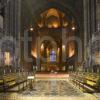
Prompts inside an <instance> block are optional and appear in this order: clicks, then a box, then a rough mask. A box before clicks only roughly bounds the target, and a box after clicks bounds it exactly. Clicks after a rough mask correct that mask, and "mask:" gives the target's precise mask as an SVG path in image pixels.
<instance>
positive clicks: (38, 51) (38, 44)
mask: <svg viewBox="0 0 100 100" xmlns="http://www.w3.org/2000/svg"><path fill="white" fill-rule="evenodd" d="M36 45H37V48H36V49H37V58H36V65H37V70H38V71H41V67H40V37H39V38H38V39H37V43H36Z"/></svg>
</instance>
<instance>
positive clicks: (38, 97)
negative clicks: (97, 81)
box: [0, 80, 97, 100]
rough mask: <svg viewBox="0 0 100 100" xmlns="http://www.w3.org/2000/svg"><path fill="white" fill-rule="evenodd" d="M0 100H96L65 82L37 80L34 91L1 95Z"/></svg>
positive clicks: (27, 89) (27, 90)
mask: <svg viewBox="0 0 100 100" xmlns="http://www.w3.org/2000/svg"><path fill="white" fill-rule="evenodd" d="M0 100H97V99H96V98H95V97H94V96H93V95H90V94H84V93H82V92H81V91H80V90H78V89H77V88H76V87H74V86H73V85H72V84H71V83H70V82H68V81H65V80H38V81H36V82H35V83H34V89H33V90H31V91H30V89H29V88H26V90H25V91H22V92H20V93H5V94H4V93H1V94H0Z"/></svg>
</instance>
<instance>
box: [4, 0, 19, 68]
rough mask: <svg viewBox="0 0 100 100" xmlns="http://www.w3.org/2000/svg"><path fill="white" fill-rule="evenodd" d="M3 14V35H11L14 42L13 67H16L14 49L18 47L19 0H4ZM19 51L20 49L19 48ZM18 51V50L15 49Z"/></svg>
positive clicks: (16, 55) (16, 56) (16, 58)
mask: <svg viewBox="0 0 100 100" xmlns="http://www.w3.org/2000/svg"><path fill="white" fill-rule="evenodd" d="M5 4H6V6H5V16H4V18H5V19H4V30H5V36H11V37H13V39H14V41H15V44H14V47H13V48H14V51H13V52H14V54H13V60H14V67H15V68H16V67H18V60H19V59H20V58H19V56H18V55H19V54H18V53H17V54H16V52H15V51H16V49H17V50H18V49H20V0H6V1H5ZM19 51H20V50H19ZM17 52H18V51H17Z"/></svg>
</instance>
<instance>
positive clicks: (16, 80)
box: [0, 73, 27, 92]
mask: <svg viewBox="0 0 100 100" xmlns="http://www.w3.org/2000/svg"><path fill="white" fill-rule="evenodd" d="M25 81H27V75H25V74H22V73H20V74H19V73H11V74H7V75H3V76H2V77H0V91H1V92H2V91H7V89H9V88H11V87H14V86H16V85H19V84H21V83H23V82H25Z"/></svg>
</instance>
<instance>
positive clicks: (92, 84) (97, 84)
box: [71, 73, 100, 92]
mask: <svg viewBox="0 0 100 100" xmlns="http://www.w3.org/2000/svg"><path fill="white" fill-rule="evenodd" d="M71 81H72V82H73V83H76V85H77V86H79V88H80V89H82V90H83V91H85V92H100V75H99V74H94V73H74V74H71Z"/></svg>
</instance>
